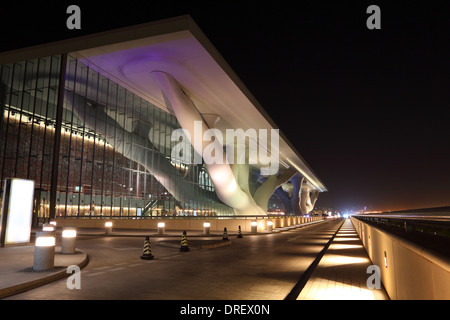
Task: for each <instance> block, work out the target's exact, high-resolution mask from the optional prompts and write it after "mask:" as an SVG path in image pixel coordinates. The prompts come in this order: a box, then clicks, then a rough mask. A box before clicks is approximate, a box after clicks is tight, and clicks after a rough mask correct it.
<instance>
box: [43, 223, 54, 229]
mask: <svg viewBox="0 0 450 320" xmlns="http://www.w3.org/2000/svg"><path fill="white" fill-rule="evenodd" d="M55 230H56V227H55V225H54V224H53V223H44V224H43V225H42V231H55Z"/></svg>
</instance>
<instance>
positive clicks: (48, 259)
mask: <svg viewBox="0 0 450 320" xmlns="http://www.w3.org/2000/svg"><path fill="white" fill-rule="evenodd" d="M54 266H55V233H54V232H51V231H37V232H36V243H35V246H34V263H33V270H35V271H45V270H50V269H53V268H54Z"/></svg>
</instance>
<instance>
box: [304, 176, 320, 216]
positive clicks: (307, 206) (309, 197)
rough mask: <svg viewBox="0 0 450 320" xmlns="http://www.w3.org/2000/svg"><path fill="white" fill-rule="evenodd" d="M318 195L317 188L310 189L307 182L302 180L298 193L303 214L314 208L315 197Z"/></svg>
mask: <svg viewBox="0 0 450 320" xmlns="http://www.w3.org/2000/svg"><path fill="white" fill-rule="evenodd" d="M318 197H319V191H318V190H312V188H311V187H310V186H309V184H308V183H306V182H303V184H302V192H301V195H300V210H301V212H302V213H303V214H308V213H310V212H311V211H312V210H313V209H314V205H315V204H316V201H317V198H318Z"/></svg>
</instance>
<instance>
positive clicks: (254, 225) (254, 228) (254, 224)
mask: <svg viewBox="0 0 450 320" xmlns="http://www.w3.org/2000/svg"><path fill="white" fill-rule="evenodd" d="M250 226H251V232H258V222H256V221H252V222H251V223H250Z"/></svg>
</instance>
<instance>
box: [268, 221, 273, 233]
mask: <svg viewBox="0 0 450 320" xmlns="http://www.w3.org/2000/svg"><path fill="white" fill-rule="evenodd" d="M267 231H273V222H272V221H267Z"/></svg>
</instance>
